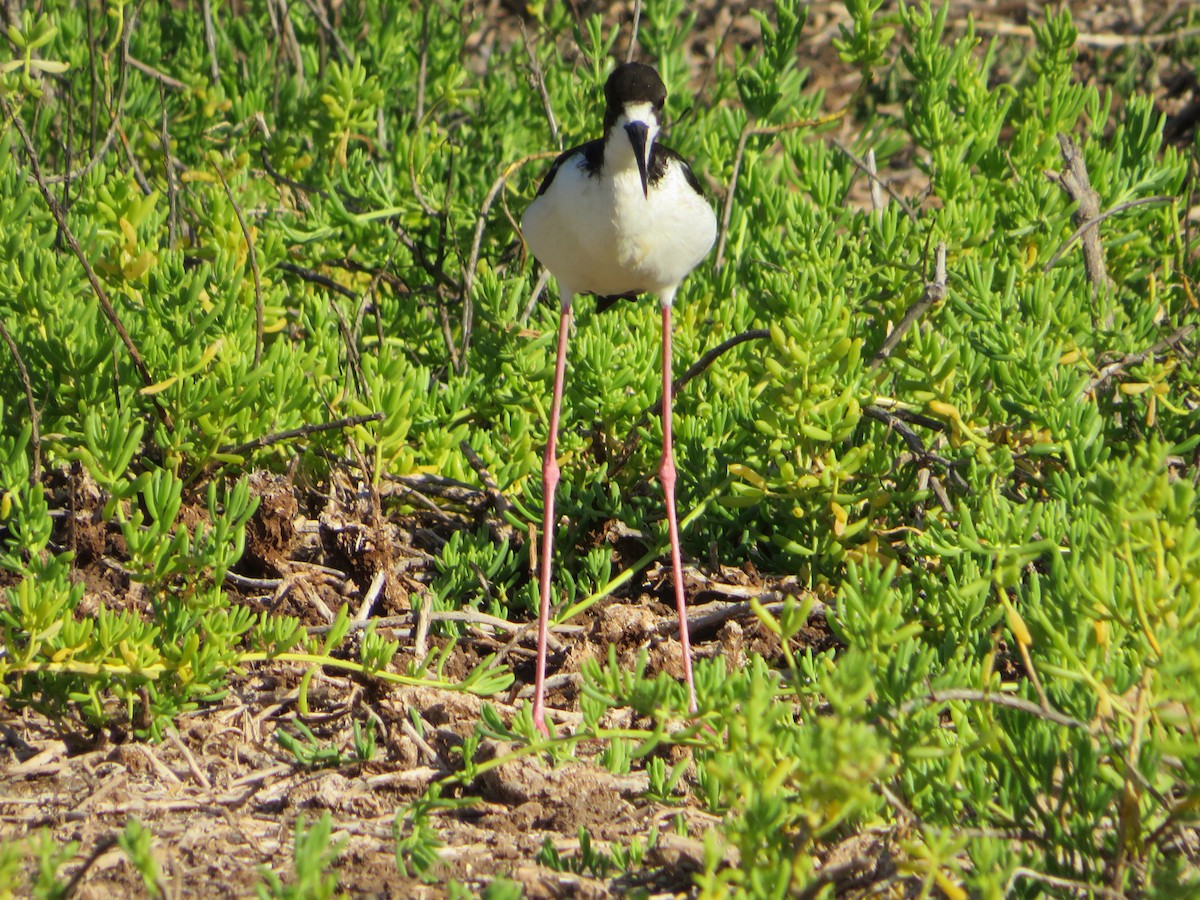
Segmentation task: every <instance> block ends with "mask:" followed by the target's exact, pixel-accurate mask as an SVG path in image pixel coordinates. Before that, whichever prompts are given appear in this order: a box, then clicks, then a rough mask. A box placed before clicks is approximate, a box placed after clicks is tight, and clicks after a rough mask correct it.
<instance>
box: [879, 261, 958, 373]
mask: <svg viewBox="0 0 1200 900" xmlns="http://www.w3.org/2000/svg"><path fill="white" fill-rule="evenodd" d="M933 265H934V272H933V280H932V281H927V282H925V290H924V291H922V292H921V296H920V297H919V298H918V299H917V302H916V303H914V304H913V305H912V306H910V307H909V308H908V310H907V311H906V312H905V313H904V318H902V319H901V320H900V324H899V325H897V326H896V327H895V328H893V329H892V333H891V334H889V335H888V336H887V337H886V338H885V339H884V341H883V344H882V345H881V346H880V348H879V349H878V350H876V351H875V355H874V356H873V357H872V358H871V362H870V363H869V364H868V365H867V368H868V369H870V370H872V371H874V370H875V369H878V368H879V367H880V366H881V365H882V364H883V361H884V360H885V359H887V358H888V357H889V356H891V355H892V351H893V350H895V349H896V345H897V344H899V343H900V339H901V338H903V337H904V335H905V333H906V332H907V331H908V330H909V329H910V328H912V326H913V325H914V324H915V323H916V321H917V319H919V318H921V316H923V315H924V314H925V311H926V310H927V309H929V307H931V306H933V304H935V303H937V302H939V301H941V300H943V299H945V297H946V244H945V243H944V242H942V241H938V245H937V249H936V250H935V251H934V263H933Z"/></svg>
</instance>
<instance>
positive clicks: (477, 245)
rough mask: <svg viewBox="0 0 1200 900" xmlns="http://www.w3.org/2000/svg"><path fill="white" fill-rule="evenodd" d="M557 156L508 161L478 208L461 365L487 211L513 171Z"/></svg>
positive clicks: (465, 287) (548, 153) (465, 286)
mask: <svg viewBox="0 0 1200 900" xmlns="http://www.w3.org/2000/svg"><path fill="white" fill-rule="evenodd" d="M555 156H558V154H557V153H556V152H555V151H553V150H543V151H542V152H540V153H531V154H529V155H528V156H522V157H521V158H520V159H518V160H517V161H516V162H513V163H509V164H508V166H506V167H505V169H504V171H503V172H501V173H500V176H499V177H498V178H497V179H496V180H495V181H493V182H492V187H491V189H490V190H489V191H488V192H487V196H486V197H484V198H483V206H482V207H480V209H479V218H478V219H476V221H475V237H474V239H473V240H472V241H471V255H470V256H469V257H468V259H467V267H466V269H464V270H463V283H462V301H463V323H464V324H463V345H462V354H461V357H460V361H461V363H462V367H463V368H465V367H466V359H467V349H468V348H469V347H470V341H471V332H470V329H469V321H468V316H469V310H470V309H471V290H472V288H473V287H474V286H475V271H476V270H477V269H478V268H479V251H480V249H481V248H482V247H483V231H484V228H485V227H486V226H487V217H488V213H489V212H490V211H491V209H492V204H493V203H495V202H496V197H497V196H498V195H499V193H500V192H501V191H502V190H503V189H504V185H505V184H507V183H508V179H509V178H511V177H512V176H513V174H514V173H516V172H517V171H519V170H520V169H522V168H523V167H525V166H527V165H528V164H529V163H531V162H534V161H535V160H539V159H549V158H550V157H555Z"/></svg>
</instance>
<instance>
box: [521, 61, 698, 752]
mask: <svg viewBox="0 0 1200 900" xmlns="http://www.w3.org/2000/svg"><path fill="white" fill-rule="evenodd" d="M604 98H605V101H606V107H605V111H604V135H603V137H601V138H600V139H598V140H594V141H589V142H588V143H586V144H584V145H582V146H580V147H576V148H574V149H573V150H568V151H567V152H566V153H564V154H562V155H561V156H560V157H558V159H556V160H555V161H554V165H552V166H551V167H550V171H549V173H547V175H546V180H545V181H543V182H542V186H541V187H540V188H539V189H538V193H537V196H536V197H535V198H534V200H533V202H532V203H531V204H529V209H527V210H526V211H525V216H524V218H523V219H522V220H521V230H522V231H523V232H524V234H525V241H526V242H527V243H528V245H529V249H530V250H532V251H533V255H534V256H535V257H537V258H538V259H539V260H540V261H541V263H542V265H544V266H545V267H546V268H547V269H549V270H550V273H551V274H553V275H554V277H555V278H556V279H558V289H559V294H560V297H561V303H562V307H561V315H560V318H559V324H558V356H557V359H556V361H555V365H554V398H553V401H552V403H551V407H550V435H549V439H548V441H547V443H546V455H545V457H544V459H543V462H542V487H543V490H544V502H545V519H544V522H543V529H542V560H541V570H540V585H539V586H540V588H541V607H540V609H539V614H538V656H537V678H536V683H535V685H534V699H533V722H534V725H536V726H537V728H538V729H539V730H540V731H542V732H545V731H546V724H545V698H544V690H545V679H546V632H547V626H548V623H549V617H550V560H551V556H552V553H553V546H554V526H555V521H554V492H555V488H556V487H557V485H558V479H559V470H558V461H557V459H556V447H557V444H558V420H559V413H560V410H561V407H562V394H563V375H564V371H565V369H566V359H567V335H568V332H569V330H570V325H571V302H572V301H573V300H574V298H575V297H576V296H577V295H579V294H594V295H595V296H596V297H597V298H598V301H597V307H598V309H599V310H600V311H603V310H604V309H606V308H607V307H608V306H610V305H611V304H612V303H614V302H616V301H617V300H619V299H632V298H634V297H636V296H637V295H639V294H644V293H645V294H656V295H657V296H658V300H659V304H660V305H661V307H662V340H663V354H662V380H663V401H662V402H663V408H662V418H663V452H662V462H661V464H660V465H659V469H658V474H659V478H660V479H661V481H662V486H663V493H664V495H665V499H666V506H667V527H668V531H669V532H670V538H671V567H672V573H673V577H674V582H675V607H676V610H677V611H678V613H679V640H680V643H681V644H682V645H683V671H684V677H685V680H686V681H687V689H688V702H689V708H690V709H691V711H692V712H695V711H696V687H695V684H694V683H693V680H692V651H691V642H690V640H689V636H688V626H687V608H686V601H685V599H684V591H683V566H682V564H681V563H680V558H679V523H678V518H677V516H676V513H675V459H674V452H673V450H672V447H671V304H672V303H673V302H674V300H675V292H676V291H677V290H678V289H679V284H680V282H681V281H683V279H684V277H685V276H686V275H687V274H688V272H690V271H691V270H692V269H694V268H695V267H696V265H697V264H698V263H699V262H700V260H702V259H703V258H704V257H705V255H706V254H707V253H708V251H709V250H710V249H712V245H713V241H714V240H715V239H716V236H717V220H716V217H715V216H714V215H713V211H712V209H711V208H710V207H709V205H708V202H707V201H706V200H705V199H704V194H703V193H702V192H701V190H700V184H699V183H698V182H697V181H696V177H695V175H693V174H692V170H691V169H690V168H688V164H687V163H686V162H684V160H683V158H682V157H680V156H679V154H678V153H676V152H675V151H674V150H671V149H670V148H668V147H664V146H663V145H662V144H660V143H658V141H657V140H656V138H657V137H658V132H659V121H658V116H659V115H660V114H661V113H662V108H663V103H664V102H665V101H666V99H667V89H666V87H665V86H664V85H663V83H662V79H661V78H659V77H658V73H657V72H656V71H654V69H652V68H650V67H649V66H645V65H641V64H640V63H627V64H625V65H621V66H618V67H617V68H616V69H615V70H614V71H613V73H612V75H610V76H609V78H608V82H607V83H606V84H605V85H604Z"/></svg>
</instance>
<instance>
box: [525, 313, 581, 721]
mask: <svg viewBox="0 0 1200 900" xmlns="http://www.w3.org/2000/svg"><path fill="white" fill-rule="evenodd" d="M571 298H572V295H571V294H569V293H566V292H565V291H564V292H563V302H562V312H561V314H560V315H559V319H558V356H557V357H556V358H555V361H554V396H553V398H552V399H551V401H550V434H549V436H548V437H547V439H546V455H545V456H544V457H543V458H542V503H543V506H544V508H545V514H544V516H543V518H542V565H541V570H540V572H539V577H538V581H539V588H540V589H541V604H540V605H539V607H538V651H537V676H536V678H535V680H534V686H533V724H534V726H535V727H536V728H537V730H538V731H540V732H541V733H542V734H549V732H548V731H547V729H546V707H545V703H546V698H545V693H546V641H547V639H548V637H549V631H550V563H551V560H552V559H553V558H554V527H555V519H554V493H555V490H556V489H557V487H558V419H559V413H560V412H561V411H562V396H563V378H564V376H565V374H566V369H567V337H568V335H569V333H570V330H571Z"/></svg>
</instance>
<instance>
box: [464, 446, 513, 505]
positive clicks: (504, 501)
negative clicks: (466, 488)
mask: <svg viewBox="0 0 1200 900" xmlns="http://www.w3.org/2000/svg"><path fill="white" fill-rule="evenodd" d="M458 448H459V449H460V450H461V451H462V453H463V456H465V457H466V458H467V462H468V463H470V464H471V468H472V469H474V470H475V474H476V475H478V476H479V480H480V481H482V482H483V486H484V487H485V488H487V493H488V497H489V498H490V499H491V501H492V506H493V508H495V510H496V512H498V513H500V514H501V515H503V514H504V513H506V512H508V511H509V510H510V509H512V508H513V505H512V501H510V500H509V499H508V498H507V497H505V496H504V494H502V493H501V492H500V488H499V487H497V486H496V481H495V479H493V478H492V474H491V472H489V471H488V470H487V466H485V465H484V463H483V460H482V459H480V458H479V454H478V453H476V452H475V450H474V448H473V447H472V446H471V445H470V444H468V443H467V442H466V441H465V440H463V441H459V442H458Z"/></svg>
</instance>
